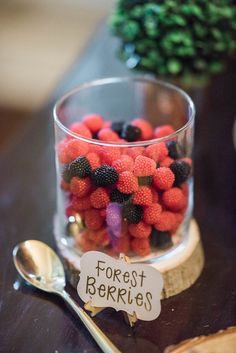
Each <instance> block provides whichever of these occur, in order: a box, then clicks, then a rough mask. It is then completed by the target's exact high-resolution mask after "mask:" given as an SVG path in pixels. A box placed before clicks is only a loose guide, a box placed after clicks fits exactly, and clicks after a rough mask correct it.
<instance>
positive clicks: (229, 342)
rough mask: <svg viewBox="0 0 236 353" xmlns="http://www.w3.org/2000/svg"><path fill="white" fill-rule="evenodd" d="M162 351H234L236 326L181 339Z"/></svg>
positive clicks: (183, 352) (199, 352) (172, 352)
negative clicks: (210, 333) (207, 334)
mask: <svg viewBox="0 0 236 353" xmlns="http://www.w3.org/2000/svg"><path fill="white" fill-rule="evenodd" d="M164 353H236V327H229V328H228V329H227V330H222V331H219V332H217V333H214V334H213V335H209V336H200V337H195V338H192V339H189V340H186V341H183V342H181V343H179V344H177V345H176V346H171V347H168V348H166V349H165V351H164Z"/></svg>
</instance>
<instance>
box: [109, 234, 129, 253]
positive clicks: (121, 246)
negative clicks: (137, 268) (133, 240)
mask: <svg viewBox="0 0 236 353" xmlns="http://www.w3.org/2000/svg"><path fill="white" fill-rule="evenodd" d="M112 247H113V250H114V252H116V253H117V254H119V253H124V254H127V252H128V251H129V247H130V240H129V238H128V236H127V235H126V234H125V235H124V236H121V237H120V238H116V240H115V241H114V242H113V244H112Z"/></svg>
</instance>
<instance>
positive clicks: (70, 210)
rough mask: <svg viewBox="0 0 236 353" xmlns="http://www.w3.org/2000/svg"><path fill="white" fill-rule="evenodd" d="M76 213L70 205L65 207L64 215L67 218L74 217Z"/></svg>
mask: <svg viewBox="0 0 236 353" xmlns="http://www.w3.org/2000/svg"><path fill="white" fill-rule="evenodd" d="M76 213H77V212H76V211H75V210H74V208H73V207H72V206H71V205H69V206H67V207H66V210H65V214H66V216H67V217H70V216H75V215H76Z"/></svg>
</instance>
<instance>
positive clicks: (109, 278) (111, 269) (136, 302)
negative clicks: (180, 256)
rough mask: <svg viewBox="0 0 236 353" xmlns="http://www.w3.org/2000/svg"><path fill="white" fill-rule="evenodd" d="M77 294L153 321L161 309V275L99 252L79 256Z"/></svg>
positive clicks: (96, 302)
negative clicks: (79, 271) (79, 268)
mask: <svg viewBox="0 0 236 353" xmlns="http://www.w3.org/2000/svg"><path fill="white" fill-rule="evenodd" d="M80 264H81V265H80V267H81V273H80V280H79V283H78V287H77V290H78V294H79V296H80V298H81V299H82V300H83V301H84V302H86V303H87V302H89V301H91V305H92V306H95V307H112V308H114V309H116V310H117V311H118V310H123V311H125V312H127V313H128V314H131V315H132V314H133V313H134V312H135V313H136V315H137V318H138V319H141V320H146V321H150V320H154V319H156V318H157V317H158V315H159V314H160V311H161V304H160V296H161V291H162V287H163V279H162V275H161V274H160V272H159V271H158V270H156V269H155V268H153V267H151V266H149V265H145V264H129V263H126V262H124V261H122V260H116V259H114V258H112V257H110V256H108V255H106V254H103V253H101V252H98V251H89V252H87V253H85V254H84V255H83V256H82V257H81V263H80Z"/></svg>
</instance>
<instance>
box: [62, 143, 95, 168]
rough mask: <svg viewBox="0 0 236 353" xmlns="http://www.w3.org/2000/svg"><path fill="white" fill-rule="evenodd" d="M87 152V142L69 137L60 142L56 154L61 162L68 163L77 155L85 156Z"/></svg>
mask: <svg viewBox="0 0 236 353" xmlns="http://www.w3.org/2000/svg"><path fill="white" fill-rule="evenodd" d="M87 152H88V144H87V143H86V142H83V141H80V140H77V139H70V140H68V141H67V142H66V143H64V145H61V144H60V147H59V150H58V153H59V154H58V156H59V160H60V161H61V162H62V163H70V162H72V161H73V160H74V159H76V158H78V157H79V156H85V155H86V153H87Z"/></svg>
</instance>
